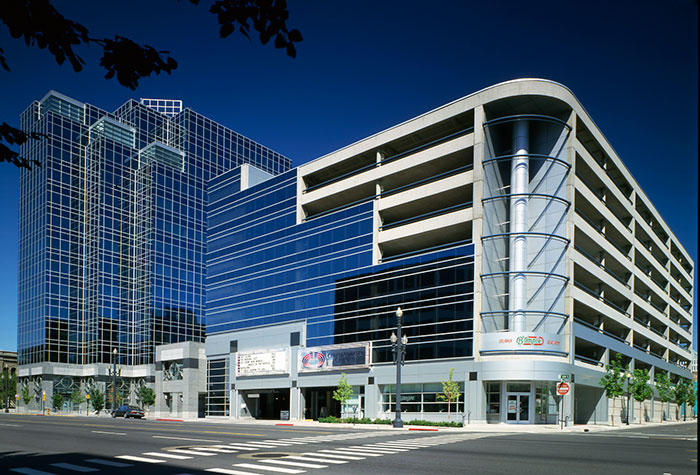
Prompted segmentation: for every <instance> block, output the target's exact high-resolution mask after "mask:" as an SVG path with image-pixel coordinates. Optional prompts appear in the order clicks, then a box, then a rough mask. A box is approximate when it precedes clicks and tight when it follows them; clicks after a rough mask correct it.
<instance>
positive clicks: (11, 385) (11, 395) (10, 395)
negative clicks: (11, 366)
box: [0, 372, 17, 407]
mask: <svg viewBox="0 0 700 475" xmlns="http://www.w3.org/2000/svg"><path fill="white" fill-rule="evenodd" d="M0 374H2V379H0V404H2V406H3V407H5V401H6V400H7V404H8V405H9V406H12V401H14V400H15V394H17V375H16V374H12V375H9V374H8V372H2V373H0ZM6 380H7V397H5V381H6Z"/></svg>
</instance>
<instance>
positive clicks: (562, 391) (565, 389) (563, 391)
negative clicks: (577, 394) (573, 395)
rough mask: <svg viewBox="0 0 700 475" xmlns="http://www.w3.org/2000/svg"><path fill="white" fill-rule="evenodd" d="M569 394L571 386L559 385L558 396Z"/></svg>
mask: <svg viewBox="0 0 700 475" xmlns="http://www.w3.org/2000/svg"><path fill="white" fill-rule="evenodd" d="M568 393H569V385H568V384H567V383H557V394H561V395H562V396H563V395H565V394H568Z"/></svg>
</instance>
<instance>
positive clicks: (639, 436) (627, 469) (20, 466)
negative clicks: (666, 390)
mask: <svg viewBox="0 0 700 475" xmlns="http://www.w3.org/2000/svg"><path fill="white" fill-rule="evenodd" d="M324 471H325V472H326V474H325V475H331V474H332V475H336V474H338V475H347V474H353V475H355V474H394V473H396V474H443V473H444V474H450V475H457V474H486V475H488V474H532V475H540V474H557V475H561V474H567V475H568V474H597V473H601V474H634V475H644V474H654V475H664V474H671V475H684V474H695V473H697V425H695V424H667V425H662V426H654V427H648V428H647V427H643V426H642V427H640V426H636V427H634V426H631V428H630V429H627V430H617V431H611V432H587V433H584V432H563V433H562V432H555V431H552V432H551V433H548V432H539V433H508V434H504V433H496V432H457V431H449V430H446V431H439V432H409V431H393V430H372V429H364V430H363V428H362V427H361V426H357V427H355V428H337V427H333V426H320V427H317V426H313V427H303V426H261V425H242V424H214V423H190V422H186V423H183V422H163V421H146V420H123V419H109V418H96V417H93V418H85V417H42V416H32V415H16V414H0V473H2V474H5V473H7V474H16V473H20V474H25V475H46V474H55V475H59V474H73V475H75V474H76V473H93V472H94V473H99V474H119V475H135V474H141V473H147V474H154V475H158V474H172V475H175V474H192V475H200V474H201V475H205V474H206V475H209V474H212V473H224V474H231V475H274V474H300V473H307V472H308V473H309V475H324V474H323V472H324Z"/></svg>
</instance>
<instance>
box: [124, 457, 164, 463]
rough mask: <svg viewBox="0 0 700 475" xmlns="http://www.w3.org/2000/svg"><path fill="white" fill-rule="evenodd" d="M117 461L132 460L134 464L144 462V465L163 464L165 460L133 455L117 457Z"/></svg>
mask: <svg viewBox="0 0 700 475" xmlns="http://www.w3.org/2000/svg"><path fill="white" fill-rule="evenodd" d="M116 458H118V459H124V460H133V461H134V462H145V463H163V462H165V460H158V459H149V458H146V457H136V456H134V455H117V457H116Z"/></svg>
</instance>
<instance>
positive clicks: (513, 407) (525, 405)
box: [506, 393, 531, 424]
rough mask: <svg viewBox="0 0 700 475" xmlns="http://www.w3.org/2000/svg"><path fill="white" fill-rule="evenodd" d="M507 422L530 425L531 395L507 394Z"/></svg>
mask: <svg viewBox="0 0 700 475" xmlns="http://www.w3.org/2000/svg"><path fill="white" fill-rule="evenodd" d="M506 422H509V423H511V424H529V423H530V422H531V421H530V393H506Z"/></svg>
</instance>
